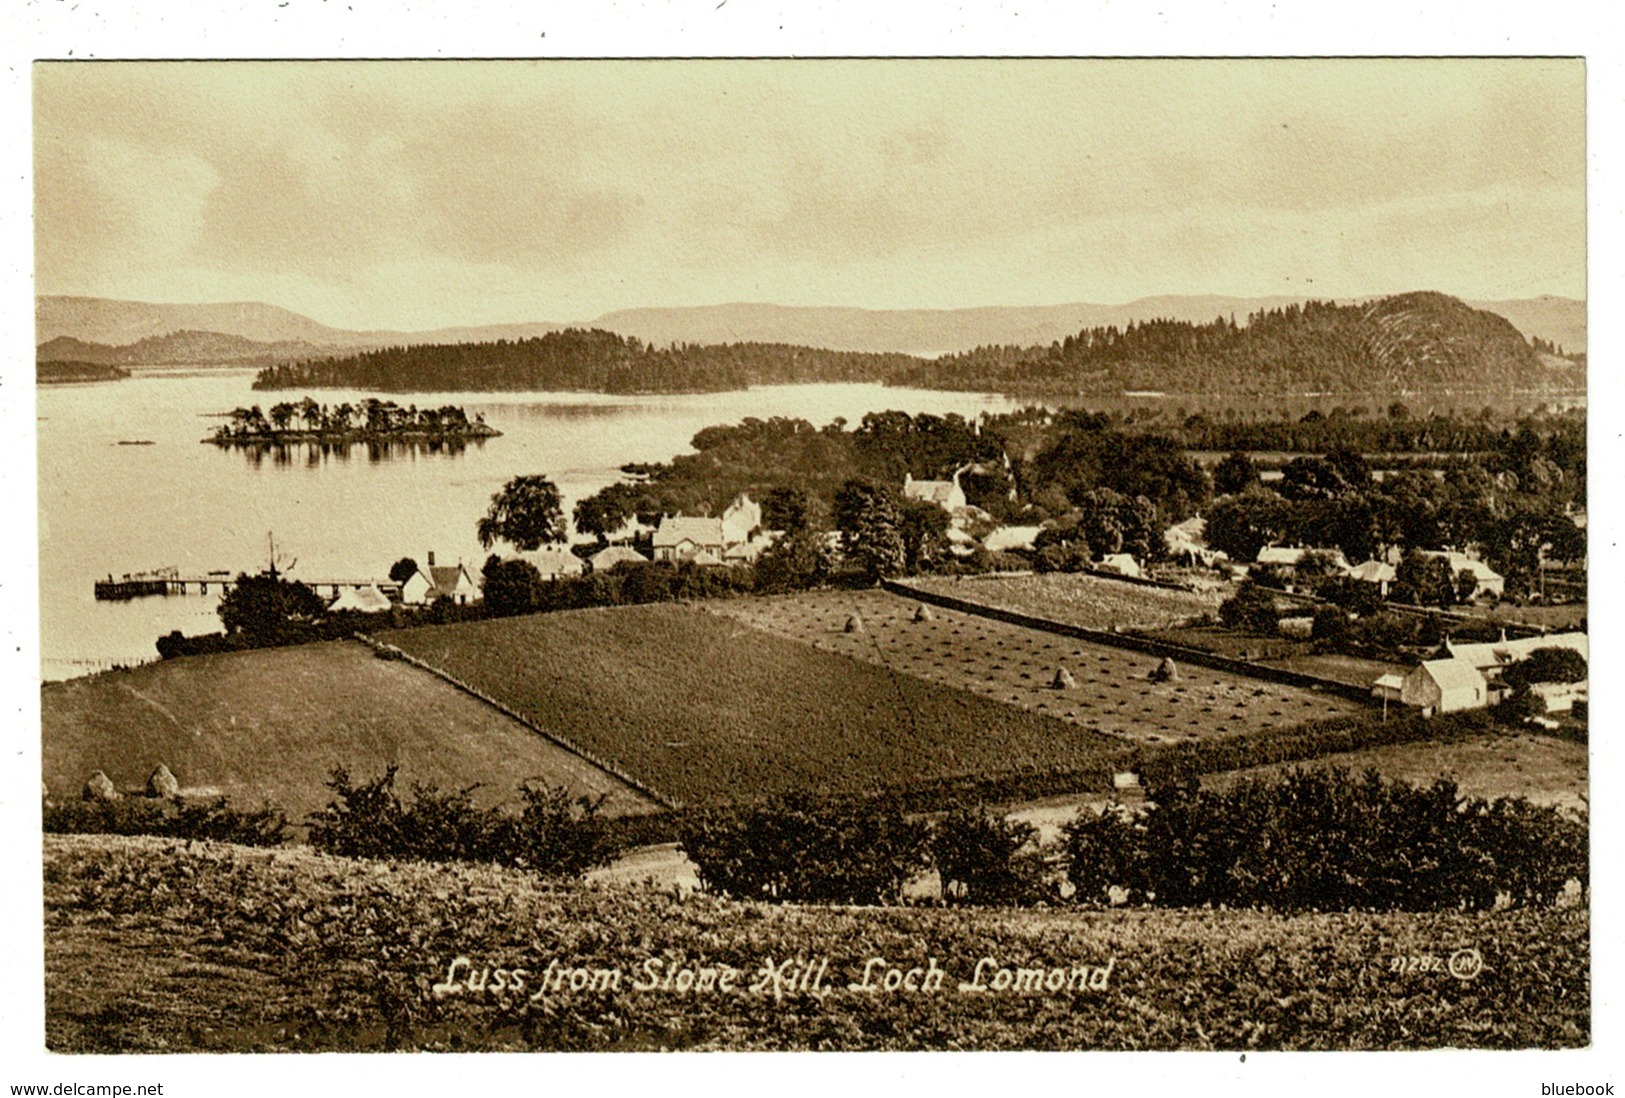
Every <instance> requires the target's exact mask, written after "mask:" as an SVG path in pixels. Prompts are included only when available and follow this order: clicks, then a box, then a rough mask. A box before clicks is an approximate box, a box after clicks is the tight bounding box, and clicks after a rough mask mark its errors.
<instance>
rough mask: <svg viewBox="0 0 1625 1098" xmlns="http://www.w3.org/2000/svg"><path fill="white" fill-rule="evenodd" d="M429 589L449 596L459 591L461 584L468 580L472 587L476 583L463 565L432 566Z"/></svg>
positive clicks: (430, 566) (429, 570)
mask: <svg viewBox="0 0 1625 1098" xmlns="http://www.w3.org/2000/svg"><path fill="white" fill-rule="evenodd" d="M427 572H428V579H429V588H430V590H432V591H437V592H439V593H440V594H443V595H449V594H451V593H452V592H453V591H455V590H457V586H458V584H459V583H460V582H462V581H464V580H466V581H467V582H468V585H469V586H470V587H472V586H474V581H473V579H471V578H470V577H469V574H468V569H467V568H464V567H463V566H462V565H461V564H431V565H429V567H428V569H427Z"/></svg>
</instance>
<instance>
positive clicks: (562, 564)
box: [519, 545, 583, 576]
mask: <svg viewBox="0 0 1625 1098" xmlns="http://www.w3.org/2000/svg"><path fill="white" fill-rule="evenodd" d="M519 559H520V560H525V561H529V562H530V563H531V564H533V565H535V567H536V571H538V572H540V573H541V574H542V575H544V576H558V575H571V576H574V575H578V574H579V573H581V572H582V571H583V567H582V564H581V558H580V557H578V556H576V555H575V554H574V553H572V552H570V550H569V549H568V548H566V547H565V546H562V545H544V546H542V547H541V548H539V549H534V550H532V551H530V552H528V553H521V554H519Z"/></svg>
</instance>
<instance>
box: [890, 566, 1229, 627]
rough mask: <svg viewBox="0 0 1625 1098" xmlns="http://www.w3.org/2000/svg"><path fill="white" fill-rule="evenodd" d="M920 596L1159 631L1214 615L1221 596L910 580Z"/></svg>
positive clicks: (1063, 584) (1104, 586) (1040, 583)
mask: <svg viewBox="0 0 1625 1098" xmlns="http://www.w3.org/2000/svg"><path fill="white" fill-rule="evenodd" d="M909 583H911V584H913V585H914V586H916V587H918V588H920V589H921V590H922V591H934V592H936V593H938V594H942V595H952V596H953V597H954V598H956V599H965V600H966V601H969V602H979V603H984V604H986V605H988V606H994V607H998V608H999V609H1001V610H1014V611H1016V612H1017V613H1021V614H1033V615H1035V616H1037V617H1041V618H1048V619H1050V620H1051V621H1058V622H1062V623H1064V624H1066V625H1080V626H1083V627H1084V628H1086V629H1111V628H1114V627H1121V628H1124V629H1157V628H1162V627H1164V626H1169V625H1174V624H1177V623H1181V622H1185V621H1188V620H1190V619H1192V618H1199V617H1201V616H1202V615H1203V614H1212V613H1216V612H1217V611H1218V609H1219V603H1220V602H1222V601H1224V592H1223V591H1204V592H1196V591H1173V590H1169V589H1167V588H1163V587H1149V586H1143V585H1141V584H1134V583H1125V582H1123V581H1121V580H1109V579H1101V578H1100V577H1098V576H1087V575H1081V574H1076V573H1066V572H1050V573H1047V574H1042V575H1030V576H977V577H971V578H967V579H945V578H932V577H930V576H925V577H921V578H919V579H913V580H910V581H909Z"/></svg>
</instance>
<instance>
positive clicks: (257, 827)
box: [41, 797, 288, 846]
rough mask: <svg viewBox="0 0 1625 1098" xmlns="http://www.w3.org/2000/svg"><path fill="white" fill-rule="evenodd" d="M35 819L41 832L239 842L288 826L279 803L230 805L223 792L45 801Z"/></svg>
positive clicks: (264, 842)
mask: <svg viewBox="0 0 1625 1098" xmlns="http://www.w3.org/2000/svg"><path fill="white" fill-rule="evenodd" d="M41 823H42V825H43V830H44V831H45V832H46V833H47V834H51V833H59V834H79V835H162V836H165V837H167V838H172V839H199V840H204V839H207V840H214V841H216V842H224V843H237V844H239V845H242V846H276V845H278V844H279V843H281V842H282V841H283V840H284V839H285V838H286V837H287V828H288V818H287V816H285V815H284V814H283V813H282V811H281V810H280V809H277V808H273V807H269V806H267V807H264V808H259V809H252V810H243V809H236V808H231V807H230V806H229V805H227V803H226V801H225V799H224V798H221V799H218V800H215V801H212V802H203V803H197V804H189V803H185V802H181V801H174V800H169V799H164V798H157V797H151V798H149V797H125V798H123V799H121V800H117V801H73V802H69V803H67V804H47V805H45V806H44V810H43V819H42V821H41Z"/></svg>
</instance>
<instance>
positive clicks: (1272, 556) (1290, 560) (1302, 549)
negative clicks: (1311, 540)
mask: <svg viewBox="0 0 1625 1098" xmlns="http://www.w3.org/2000/svg"><path fill="white" fill-rule="evenodd" d="M1306 553H1317V554H1320V555H1323V556H1326V557H1330V558H1331V562H1332V566H1333V567H1334V568H1336V569H1337V571H1339V572H1344V573H1346V572H1348V570H1349V562H1348V558H1347V557H1345V556H1344V555H1343V550H1341V549H1315V548H1313V547H1309V546H1301V545H1299V546H1292V547H1283V546H1278V545H1266V546H1265V547H1264V548H1262V549H1260V550H1259V551H1258V563H1259V564H1264V565H1273V566H1275V567H1277V568H1287V569H1293V568H1296V567H1297V566H1298V563H1299V562H1300V561H1302V560H1303V558H1304V554H1306Z"/></svg>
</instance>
